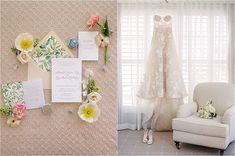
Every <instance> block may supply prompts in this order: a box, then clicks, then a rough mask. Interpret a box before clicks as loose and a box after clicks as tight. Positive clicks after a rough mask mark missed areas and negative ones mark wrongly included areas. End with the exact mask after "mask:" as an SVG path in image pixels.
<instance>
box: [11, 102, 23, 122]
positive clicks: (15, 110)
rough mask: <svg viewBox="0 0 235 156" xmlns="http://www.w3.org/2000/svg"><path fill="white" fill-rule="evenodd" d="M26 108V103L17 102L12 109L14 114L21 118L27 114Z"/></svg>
mask: <svg viewBox="0 0 235 156" xmlns="http://www.w3.org/2000/svg"><path fill="white" fill-rule="evenodd" d="M25 110H26V107H25V105H24V104H23V103H20V102H17V103H16V104H15V106H14V107H13V110H12V112H13V116H14V117H15V118H16V119H19V120H21V119H22V118H23V117H24V115H25Z"/></svg>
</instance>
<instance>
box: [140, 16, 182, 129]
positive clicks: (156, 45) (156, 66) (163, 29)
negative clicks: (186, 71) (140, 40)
mask: <svg viewBox="0 0 235 156" xmlns="http://www.w3.org/2000/svg"><path fill="white" fill-rule="evenodd" d="M174 44H175V43H174V39H173V33H172V24H171V16H165V17H161V16H158V15H155V16H154V30H153V36H152V42H151V47H150V52H149V55H148V58H147V62H146V64H145V65H146V66H145V73H144V79H143V82H142V83H141V85H140V88H139V90H138V92H137V97H138V107H139V109H140V110H141V112H142V113H143V115H144V116H143V121H142V124H143V127H144V129H147V122H148V121H150V120H151V129H152V128H154V126H155V123H156V121H157V119H158V117H159V112H160V108H161V105H164V104H166V103H169V102H170V103H181V102H182V100H183V98H184V97H185V96H186V89H185V85H184V81H183V77H182V72H181V69H180V66H179V59H178V56H177V53H176V47H175V45H174Z"/></svg>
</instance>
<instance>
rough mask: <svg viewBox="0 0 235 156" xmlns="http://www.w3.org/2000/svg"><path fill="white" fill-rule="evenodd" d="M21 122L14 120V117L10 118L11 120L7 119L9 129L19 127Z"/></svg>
mask: <svg viewBox="0 0 235 156" xmlns="http://www.w3.org/2000/svg"><path fill="white" fill-rule="evenodd" d="M20 122H21V121H20V120H18V119H16V118H14V117H10V118H8V119H7V125H8V126H9V127H16V126H19V124H20Z"/></svg>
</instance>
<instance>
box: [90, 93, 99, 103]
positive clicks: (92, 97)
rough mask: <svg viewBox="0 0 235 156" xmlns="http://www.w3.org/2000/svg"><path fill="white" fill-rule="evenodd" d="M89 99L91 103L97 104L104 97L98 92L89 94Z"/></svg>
mask: <svg viewBox="0 0 235 156" xmlns="http://www.w3.org/2000/svg"><path fill="white" fill-rule="evenodd" d="M87 98H88V101H89V102H91V103H94V104H96V103H97V102H99V101H100V100H101V98H102V97H101V95H100V94H99V93H97V92H91V93H90V94H88V96H87Z"/></svg>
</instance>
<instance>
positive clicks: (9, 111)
mask: <svg viewBox="0 0 235 156" xmlns="http://www.w3.org/2000/svg"><path fill="white" fill-rule="evenodd" d="M25 111H26V107H25V105H24V103H20V102H16V103H15V105H14V106H12V105H10V104H6V105H3V106H1V107H0V113H1V116H5V117H7V125H8V126H9V127H16V126H18V125H19V124H20V122H21V120H22V119H23V117H24V116H25Z"/></svg>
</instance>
